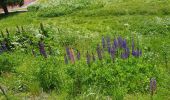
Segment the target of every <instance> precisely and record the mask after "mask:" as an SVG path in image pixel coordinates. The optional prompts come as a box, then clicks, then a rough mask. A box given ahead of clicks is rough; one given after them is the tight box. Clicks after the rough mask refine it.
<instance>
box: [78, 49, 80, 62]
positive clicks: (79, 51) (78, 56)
mask: <svg viewBox="0 0 170 100" xmlns="http://www.w3.org/2000/svg"><path fill="white" fill-rule="evenodd" d="M77 59H78V60H80V51H78V50H77Z"/></svg>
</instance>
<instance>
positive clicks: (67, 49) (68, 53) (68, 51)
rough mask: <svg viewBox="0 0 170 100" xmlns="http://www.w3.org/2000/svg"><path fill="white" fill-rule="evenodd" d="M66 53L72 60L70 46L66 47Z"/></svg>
mask: <svg viewBox="0 0 170 100" xmlns="http://www.w3.org/2000/svg"><path fill="white" fill-rule="evenodd" d="M66 54H67V56H68V58H69V60H71V56H70V50H69V48H68V47H66Z"/></svg>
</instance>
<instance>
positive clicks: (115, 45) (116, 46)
mask: <svg viewBox="0 0 170 100" xmlns="http://www.w3.org/2000/svg"><path fill="white" fill-rule="evenodd" d="M113 43H114V47H115V48H118V46H119V44H118V42H117V40H116V39H114V42H113Z"/></svg>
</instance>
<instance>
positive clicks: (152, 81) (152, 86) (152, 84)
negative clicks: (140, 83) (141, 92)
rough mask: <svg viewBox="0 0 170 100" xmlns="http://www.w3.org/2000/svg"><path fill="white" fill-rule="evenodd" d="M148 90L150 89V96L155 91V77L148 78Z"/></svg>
mask: <svg viewBox="0 0 170 100" xmlns="http://www.w3.org/2000/svg"><path fill="white" fill-rule="evenodd" d="M150 91H151V95H152V96H153V95H154V93H155V92H156V79H155V78H151V80H150Z"/></svg>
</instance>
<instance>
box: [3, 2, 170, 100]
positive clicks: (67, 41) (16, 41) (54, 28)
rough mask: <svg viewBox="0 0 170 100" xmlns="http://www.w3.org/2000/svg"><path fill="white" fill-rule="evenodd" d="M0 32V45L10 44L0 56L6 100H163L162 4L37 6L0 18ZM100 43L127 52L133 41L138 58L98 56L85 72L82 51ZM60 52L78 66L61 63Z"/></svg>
mask: <svg viewBox="0 0 170 100" xmlns="http://www.w3.org/2000/svg"><path fill="white" fill-rule="evenodd" d="M40 23H43V24H41V25H40ZM0 30H1V31H2V32H1V33H3V34H1V38H0V41H1V46H2V41H3V40H4V37H3V36H5V37H7V36H8V33H9V37H7V38H8V39H9V41H10V43H11V46H14V47H11V49H12V50H8V51H5V52H1V53H0V85H1V87H2V88H3V89H4V90H5V93H6V95H7V98H8V99H10V100H15V99H16V100H20V99H38V100H43V99H44V100H46V99H47V100H56V99H59V100H65V99H66V100H67V99H71V100H75V99H77V100H95V99H96V100H101V99H103V100H106V99H113V100H122V99H124V100H138V99H139V100H150V99H154V100H169V99H170V85H169V83H170V77H169V75H170V67H169V66H170V62H169V60H170V0H38V1H37V3H36V4H34V5H31V6H29V7H28V12H24V13H19V12H15V13H10V14H9V15H8V16H4V15H2V14H1V15H0ZM44 33H46V34H47V36H46V34H44ZM41 36H43V37H44V40H43V42H44V45H45V50H46V52H47V55H48V57H47V58H44V57H43V56H41V55H40V53H39V48H38V42H39V41H40V37H41ZM102 37H105V38H107V37H110V38H111V41H113V39H115V38H117V37H122V38H124V39H126V40H127V44H128V46H131V41H132V38H134V39H135V43H137V46H139V47H140V48H141V49H142V56H141V57H137V58H136V57H133V56H130V57H129V58H128V59H126V60H124V59H121V58H120V57H117V58H116V59H115V61H114V62H112V61H111V59H110V56H109V54H108V53H105V57H104V59H103V60H102V61H100V60H96V61H95V62H92V63H91V64H90V67H89V66H88V65H87V64H86V53H87V51H88V52H90V53H92V52H94V53H96V47H97V44H101V40H102ZM30 40H31V41H32V43H33V44H31V45H30ZM49 47H50V48H52V50H49V49H48V48H49ZM65 47H69V48H74V49H76V50H79V51H80V52H81V60H77V59H76V62H75V63H74V64H71V62H69V64H65V62H64V55H65V54H66V53H65V52H66V51H65ZM76 50H75V51H74V52H75V54H76ZM32 51H35V55H34V53H33V52H32ZM50 51H52V54H51V53H50ZM105 51H107V50H105ZM96 58H97V54H96ZM153 77H154V78H156V81H157V90H156V93H155V94H154V95H153V96H151V95H150V79H151V78H153ZM0 99H2V100H3V99H6V97H5V96H4V95H3V93H1V92H0Z"/></svg>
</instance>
